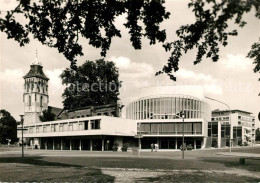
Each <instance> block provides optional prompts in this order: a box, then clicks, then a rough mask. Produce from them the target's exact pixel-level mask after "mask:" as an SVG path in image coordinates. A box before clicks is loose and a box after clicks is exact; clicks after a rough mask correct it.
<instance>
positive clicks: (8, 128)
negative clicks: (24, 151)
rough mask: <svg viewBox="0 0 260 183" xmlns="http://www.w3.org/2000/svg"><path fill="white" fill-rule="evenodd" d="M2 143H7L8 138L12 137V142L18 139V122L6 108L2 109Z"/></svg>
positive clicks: (0, 137)
mask: <svg viewBox="0 0 260 183" xmlns="http://www.w3.org/2000/svg"><path fill="white" fill-rule="evenodd" d="M0 114H1V118H0V143H1V144H2V143H7V139H11V143H13V142H16V141H17V123H16V120H15V119H14V118H13V116H11V114H10V113H9V112H8V111H6V110H4V109H1V110H0Z"/></svg>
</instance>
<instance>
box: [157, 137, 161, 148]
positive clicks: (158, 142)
mask: <svg viewBox="0 0 260 183" xmlns="http://www.w3.org/2000/svg"><path fill="white" fill-rule="evenodd" d="M157 144H158V149H160V141H159V137H157Z"/></svg>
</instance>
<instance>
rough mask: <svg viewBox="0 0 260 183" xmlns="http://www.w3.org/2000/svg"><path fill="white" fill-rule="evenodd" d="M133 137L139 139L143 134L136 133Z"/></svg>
mask: <svg viewBox="0 0 260 183" xmlns="http://www.w3.org/2000/svg"><path fill="white" fill-rule="evenodd" d="M135 138H136V139H141V138H143V135H141V134H137V135H135Z"/></svg>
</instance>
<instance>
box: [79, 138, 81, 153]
mask: <svg viewBox="0 0 260 183" xmlns="http://www.w3.org/2000/svg"><path fill="white" fill-rule="evenodd" d="M79 150H80V151H81V137H80V138H79Z"/></svg>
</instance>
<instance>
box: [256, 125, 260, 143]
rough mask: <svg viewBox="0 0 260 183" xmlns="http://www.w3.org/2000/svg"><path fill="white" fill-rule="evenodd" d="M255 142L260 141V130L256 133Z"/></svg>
mask: <svg viewBox="0 0 260 183" xmlns="http://www.w3.org/2000/svg"><path fill="white" fill-rule="evenodd" d="M255 141H260V128H257V129H256V131H255Z"/></svg>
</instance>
